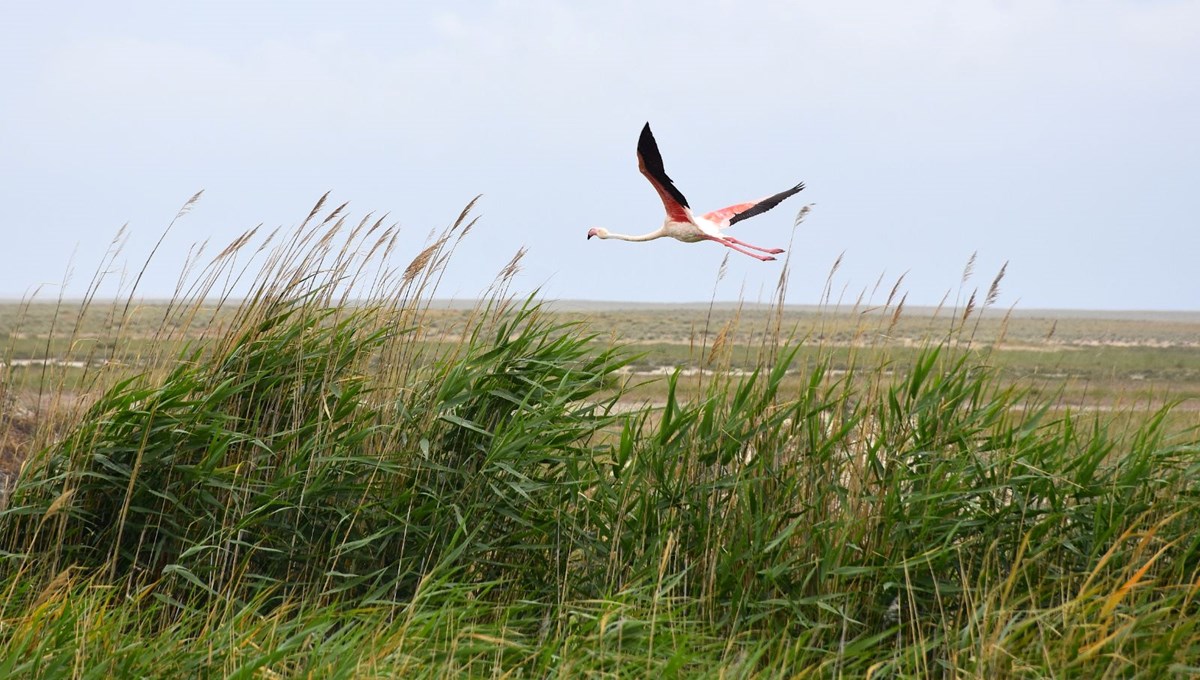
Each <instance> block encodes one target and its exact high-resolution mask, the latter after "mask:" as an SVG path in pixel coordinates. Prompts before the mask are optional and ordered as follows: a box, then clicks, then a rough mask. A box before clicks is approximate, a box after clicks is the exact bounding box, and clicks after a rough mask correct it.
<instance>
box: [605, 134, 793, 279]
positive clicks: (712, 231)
mask: <svg viewBox="0 0 1200 680" xmlns="http://www.w3.org/2000/svg"><path fill="white" fill-rule="evenodd" d="M637 156H638V169H639V170H641V171H642V174H643V175H645V177H646V179H647V180H649V181H650V184H651V185H652V186H653V187H654V190H655V191H656V192H658V196H659V198H661V199H662V202H663V208H664V209H665V210H666V212H667V217H666V219H665V220H664V221H663V226H662V227H661V228H659V229H658V230H657V231H652V232H650V233H647V234H641V235H637V236H631V235H628V234H615V233H612V232H610V231H609V230H607V229H604V228H601V227H596V228H593V229H590V230H589V231H588V235H587V237H588V238H589V239H590V238H592V237H593V236H595V237H597V238H601V239H610V238H611V239H619V240H622V241H635V242H638V241H653V240H655V239H659V238H673V239H675V240H677V241H683V242H684V243H698V242H700V241H716V242H717V243H720V244H721V245H723V246H725V247H727V248H731V249H733V250H736V251H737V252H739V253H742V254H743V255H749V256H750V257H753V258H756V259H759V260H762V261H764V262H768V261H771V260H774V259H775V258H774V257H772V256H773V255H778V254H779V253H782V252H783V249H782V248H760V247H758V246H752V245H750V244H749V243H746V242H745V241H739V240H738V239H735V238H733V237H732V236H726V235H725V234H723V233H721V232H722V231H723V230H724V229H727V228H728V227H729V226H731V225H733V224H736V223H738V222H740V221H742V220H744V219H748V218H750V217H754V216H755V215H761V214H762V213H764V212H766V211H768V210H770V209H771V208H774V207H775V206H777V205H779V204H780V203H781V202H783V201H784V199H787V198H788V197H790V196H792V195H794V194H796V193H799V192H800V191H801V190H802V189H804V182H801V183H799V184H797V185H796V186H794V187H792V188H791V189H788V190H786V191H781V192H779V193H778V194H775V195H773V196H768V197H766V198H763V199H759V200H757V201H751V202H749V203H737V204H735V205H731V206H729V207H726V208H721V209H720V210H714V211H712V212H710V213H705V214H704V215H701V216H699V217H697V216H695V215H693V214H692V209H691V207H690V206H689V205H688V201H687V198H686V197H685V196H684V195H683V193H682V192H681V191H679V189H678V188H677V187H676V186H675V183H674V182H673V181H671V178H670V177H668V176H667V172H666V170H665V169H664V168H663V161H662V154H661V153H659V151H658V143H657V142H655V141H654V134H653V133H652V132H650V124H649V123H646V126H645V127H643V128H642V135H641V137H639V138H638V149H637ZM752 250H754V251H758V253H765V255H759V254H758V253H754V252H750V251H752Z"/></svg>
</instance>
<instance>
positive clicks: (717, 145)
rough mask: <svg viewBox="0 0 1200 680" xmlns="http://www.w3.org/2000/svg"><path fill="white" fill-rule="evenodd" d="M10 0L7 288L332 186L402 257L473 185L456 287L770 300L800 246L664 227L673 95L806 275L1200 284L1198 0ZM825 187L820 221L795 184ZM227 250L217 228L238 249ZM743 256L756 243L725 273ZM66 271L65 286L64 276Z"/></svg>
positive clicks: (153, 285)
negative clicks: (643, 133)
mask: <svg viewBox="0 0 1200 680" xmlns="http://www.w3.org/2000/svg"><path fill="white" fill-rule="evenodd" d="M4 13H5V17H4V20H3V22H0V83H2V84H3V87H0V204H2V205H3V210H2V212H0V234H2V235H3V238H2V239H0V253H2V254H3V256H2V257H0V298H20V297H22V296H26V295H29V294H31V293H32V292H33V291H35V290H38V291H39V292H38V295H39V297H42V298H45V297H48V296H49V297H53V296H57V295H59V294H60V292H62V293H63V294H65V295H68V296H72V295H79V294H81V293H82V292H83V291H84V289H85V288H86V285H87V283H88V282H89V280H90V278H91V273H92V272H93V271H94V270H95V269H96V267H97V266H99V265H100V264H101V262H102V256H103V253H104V252H105V249H106V248H107V247H108V245H109V244H110V242H111V241H112V240H113V237H114V236H115V235H116V233H117V232H118V230H119V229H120V228H121V227H122V225H126V224H127V225H128V229H129V232H128V233H129V236H128V242H127V243H126V245H125V246H124V249H123V250H122V254H121V257H120V258H119V259H118V260H117V262H116V263H115V264H114V274H113V275H112V276H110V277H109V279H108V282H107V283H106V288H104V289H102V293H108V292H110V290H109V289H110V287H111V288H112V291H111V292H112V294H115V293H116V289H115V287H116V286H117V284H118V282H119V281H120V280H121V274H122V272H124V274H125V280H128V278H129V272H130V271H134V272H136V270H137V269H138V268H140V266H141V262H142V260H143V259H144V258H145V257H146V254H147V253H149V252H150V250H151V249H152V248H153V247H154V245H155V242H156V241H157V240H158V239H159V237H160V236H161V234H162V233H163V229H164V228H165V227H166V225H167V224H168V223H169V222H170V221H171V218H172V217H174V215H175V213H176V212H177V211H178V209H179V207H180V206H181V205H182V204H183V203H184V202H185V201H186V200H187V199H188V198H189V197H190V196H192V195H193V194H194V193H196V192H197V191H199V190H204V196H203V197H202V198H201V200H200V201H199V203H198V204H197V205H196V206H195V207H194V208H193V209H192V210H191V212H190V213H189V214H188V215H186V216H185V217H184V218H183V219H182V220H180V222H179V223H178V224H176V226H175V227H174V229H173V230H172V231H171V232H170V233H169V234H168V235H167V237H166V239H165V240H164V243H163V245H162V247H161V248H160V250H159V254H158V255H156V257H155V260H154V264H153V265H152V266H151V268H150V269H149V270H148V272H147V274H146V276H145V278H144V279H143V281H142V283H141V286H140V289H139V291H140V293H141V294H142V295H144V296H147V297H161V296H169V295H170V294H171V291H172V290H173V289H174V286H175V283H176V280H177V278H178V274H179V271H180V267H181V266H182V262H183V260H184V258H185V256H186V254H187V252H188V249H189V247H190V246H191V244H193V243H196V242H200V241H204V240H209V241H211V242H212V243H214V244H224V243H228V242H229V241H231V240H233V239H234V238H235V237H236V236H237V235H238V234H241V233H242V232H244V231H245V230H247V229H249V228H252V227H254V226H255V225H258V224H264V225H265V226H267V227H274V226H277V225H284V226H292V225H295V224H297V223H298V222H300V221H301V220H302V219H303V218H304V216H305V215H306V214H307V213H308V211H309V209H310V208H311V207H312V205H313V203H314V202H315V201H316V199H317V198H318V197H320V196H321V195H322V194H324V193H325V192H326V191H330V192H331V194H330V201H331V202H332V203H333V204H338V203H341V202H345V201H349V202H350V205H349V210H350V212H351V214H352V215H353V216H355V217H361V216H362V215H364V214H366V213H367V212H375V213H376V214H382V213H388V214H389V215H390V218H391V219H392V220H394V221H395V222H396V223H398V224H399V226H400V228H401V229H402V232H401V233H402V234H403V241H402V243H401V247H400V250H399V252H398V253H397V256H396V257H397V258H398V260H399V264H400V265H401V266H403V264H405V263H406V262H407V259H408V258H411V257H412V256H413V255H415V254H416V253H417V252H419V251H420V250H421V249H422V247H423V245H424V244H425V242H426V239H427V237H428V235H429V233H430V231H431V230H432V229H440V228H442V227H444V226H445V225H447V224H448V223H449V222H451V221H452V220H453V219H454V218H455V217H456V216H457V215H458V213H459V211H460V210H461V209H462V207H463V206H464V205H465V204H466V203H467V201H469V200H470V199H471V198H473V197H474V196H476V195H477V194H482V198H481V199H480V200H479V203H478V204H477V209H476V214H477V215H478V216H479V218H480V219H479V222H478V225H477V226H476V228H475V229H474V231H473V232H472V233H471V235H470V236H469V237H468V238H467V240H466V241H464V242H463V244H462V245H461V246H460V248H459V250H458V251H457V252H456V254H455V256H454V260H453V261H452V262H451V264H450V266H449V269H448V271H447V273H446V276H445V279H444V280H443V283H442V286H441V288H440V289H439V295H440V296H443V297H450V296H454V297H466V298H470V297H475V296H478V295H480V294H481V293H483V291H484V290H485V289H486V288H487V286H488V283H489V282H490V281H491V280H492V278H493V277H494V276H495V274H496V273H497V272H498V271H499V270H500V269H501V268H503V267H504V265H505V264H506V263H507V262H508V261H509V259H510V258H511V257H512V255H513V254H514V253H515V252H516V251H517V250H518V249H519V248H521V247H525V248H527V249H528V253H527V255H526V256H525V258H524V260H523V262H522V271H521V273H520V274H519V275H518V277H517V278H516V280H515V283H514V288H515V289H516V290H518V291H532V290H534V289H539V290H540V291H541V294H542V295H543V296H545V297H550V298H571V299H588V300H624V301H646V302H690V301H707V300H709V299H710V298H711V297H713V296H714V295H715V296H716V297H717V298H718V299H721V300H736V299H744V300H747V301H750V302H755V301H768V300H770V299H771V297H772V295H773V292H774V289H775V286H776V282H777V281H778V278H779V275H780V272H781V269H782V263H781V262H771V263H762V262H759V261H757V260H754V259H751V258H749V257H745V256H743V255H739V254H737V253H733V252H732V251H728V250H727V249H725V248H722V247H720V246H719V245H718V244H714V243H700V244H684V243H680V242H676V241H673V240H670V239H663V240H658V241H653V242H648V243H625V242H620V241H614V240H609V241H600V240H597V239H593V240H591V241H588V240H587V239H586V238H585V237H586V234H587V231H588V229H589V228H591V227H598V226H602V227H606V228H608V229H610V230H612V231H616V232H623V233H632V234H639V233H644V232H649V231H652V230H654V229H657V228H658V227H659V226H660V225H661V224H662V219H663V211H662V205H661V203H660V202H659V199H658V197H657V195H656V194H655V193H654V191H653V189H652V188H651V187H650V185H649V184H648V183H647V182H646V180H645V179H644V178H643V177H642V176H641V175H640V174H639V173H638V171H637V162H636V156H635V148H636V144H637V137H638V133H639V131H640V129H641V127H642V125H643V124H644V123H645V122H647V121H649V122H650V123H651V124H652V126H653V129H654V132H655V135H656V137H657V139H658V143H659V147H660V149H661V151H662V155H663V158H664V162H665V167H666V170H667V172H668V173H669V174H670V176H671V177H672V178H673V179H674V180H675V183H676V185H677V186H678V187H679V188H680V189H681V190H682V191H683V193H684V194H685V195H686V196H687V197H688V199H689V201H690V203H691V205H692V207H693V208H695V209H697V211H707V210H711V209H715V208H719V207H723V206H725V205H728V204H731V203H738V202H743V201H747V200H752V199H757V198H760V197H762V196H765V195H769V194H773V193H776V192H778V191H781V190H783V189H786V188H788V187H791V186H792V185H793V184H795V183H796V182H798V181H804V182H805V184H806V185H807V188H806V189H805V190H804V191H803V192H801V193H800V194H798V195H797V196H796V197H794V198H792V199H789V200H788V201H787V202H785V203H783V204H782V205H781V206H779V207H778V208H776V209H774V210H773V211H771V212H768V213H765V214H763V215H761V216H758V217H755V218H754V219H753V220H748V221H745V222H742V223H740V224H738V225H735V226H734V227H733V229H732V230H731V233H734V234H735V235H736V236H737V237H738V238H741V239H743V240H745V241H748V242H750V243H754V244H756V245H762V246H768V247H785V248H788V249H789V251H790V252H789V255H790V263H789V273H790V278H789V289H788V301H789V302H793V303H798V304H804V303H815V302H818V301H819V299H820V298H821V295H822V292H823V290H824V289H825V286H826V280H827V278H828V277H829V273H830V269H831V267H832V266H833V264H834V262H835V261H837V260H838V258H839V256H840V257H841V264H840V267H839V268H838V269H837V271H836V272H835V273H834V275H833V278H832V287H831V289H832V291H833V293H832V296H833V297H834V298H835V299H836V298H844V299H847V300H850V301H853V299H855V298H856V297H858V295H859V294H860V293H863V292H864V291H865V292H866V293H867V294H871V292H872V290H874V288H875V287H876V284H877V282H879V281H881V280H882V281H883V284H882V292H881V293H876V294H875V295H874V299H876V300H879V299H880V298H883V297H886V292H887V289H890V287H891V285H892V283H894V281H895V280H896V278H897V277H899V276H900V275H901V274H904V275H905V278H904V283H903V284H902V290H903V291H905V292H907V294H908V304H910V305H915V304H928V305H934V304H938V302H939V301H941V300H942V299H943V298H944V297H945V296H946V295H947V293H949V294H950V295H951V298H952V299H953V297H954V295H955V294H956V291H959V289H960V279H961V276H962V273H963V269H964V266H965V265H966V263H967V261H968V259H969V258H970V257H971V255H972V253H977V259H976V262H975V279H974V280H973V281H972V282H971V283H970V284H969V285H968V288H969V287H972V286H978V287H980V288H981V289H986V288H987V286H988V284H989V283H990V281H991V278H992V277H993V276H994V275H995V273H996V272H997V271H998V270H999V269H1000V267H1001V266H1002V265H1003V264H1004V263H1005V262H1007V263H1008V268H1007V274H1006V276H1005V278H1004V280H1003V282H1002V284H1001V295H1000V297H999V300H998V305H1000V306H1004V307H1007V306H1012V305H1016V306H1017V307H1019V308H1071V309H1168V310H1169V309H1178V310H1197V309H1200V282H1198V281H1197V276H1196V263H1197V260H1198V258H1200V210H1197V208H1196V205H1195V203H1196V199H1197V197H1200V190H1198V187H1200V77H1197V76H1196V69H1197V66H1198V65H1200V0H1089V1H1087V2H1083V1H1082V0H909V1H908V2H902V3H899V2H893V1H891V0H847V1H844V2H827V1H825V2H816V1H811V2H810V1H807V0H805V1H800V0H793V1H790V2H787V1H783V0H765V1H737V2H735V1H732V0H729V1H725V0H693V1H688V2H682V1H680V2H654V1H648V0H639V1H634V0H613V1H611V2H604V3H575V2H566V1H553V0H495V1H486V0H478V1H472V2H439V3H407V2H388V1H382V0H380V1H375V2H369V1H343V2H302V1H295V0H293V1H288V2H246V1H241V2H206V3H194V2H169V1H163V0H155V1H153V2H121V1H118V0H114V1H112V2H105V3H92V2H77V3H68V2H53V1H47V2H12V3H6V6H5V12H4ZM810 203H811V204H813V205H812V209H811V212H810V213H809V215H808V217H807V218H806V219H805V220H804V221H803V222H802V223H801V224H800V225H799V226H798V227H793V221H794V219H795V217H796V214H797V212H798V211H799V210H800V209H801V208H802V207H803V206H804V205H806V204H810ZM212 252H215V250H213V251H212ZM727 253H728V254H729V261H728V269H727V273H726V275H725V276H724V278H723V279H721V280H720V281H718V277H717V272H718V269H719V268H720V266H721V263H722V260H723V259H724V257H725V256H726V254H727ZM64 281H65V288H63V285H64Z"/></svg>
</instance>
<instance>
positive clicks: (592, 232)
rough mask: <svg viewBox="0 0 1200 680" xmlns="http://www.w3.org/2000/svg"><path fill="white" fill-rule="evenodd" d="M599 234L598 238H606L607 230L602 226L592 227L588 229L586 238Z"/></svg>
mask: <svg viewBox="0 0 1200 680" xmlns="http://www.w3.org/2000/svg"><path fill="white" fill-rule="evenodd" d="M593 236H599V237H600V238H608V230H607V229H605V228H603V227H592V228H591V229H588V238H589V239H590V238H592V237H593Z"/></svg>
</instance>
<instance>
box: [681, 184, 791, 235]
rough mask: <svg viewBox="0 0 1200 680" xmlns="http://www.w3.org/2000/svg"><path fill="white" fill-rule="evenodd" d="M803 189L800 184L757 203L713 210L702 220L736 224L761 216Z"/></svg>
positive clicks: (752, 202)
mask: <svg viewBox="0 0 1200 680" xmlns="http://www.w3.org/2000/svg"><path fill="white" fill-rule="evenodd" d="M803 189H804V182H801V183H799V184H797V185H796V186H794V187H792V188H791V189H788V190H787V191H781V192H779V193H777V194H775V195H774V196H768V197H766V198H763V199H760V200H757V201H751V202H750V203H738V204H736V205H731V206H729V207H728V208H721V209H720V210H714V211H712V212H710V213H707V214H706V215H705V216H704V218H705V219H706V220H709V221H710V222H716V223H717V224H723V225H725V226H729V225H731V224H736V223H738V222H741V221H742V220H745V219H749V218H751V217H754V216H755V215H761V214H762V213H765V212H766V211H768V210H770V209H771V208H774V207H775V206H777V205H779V204H780V203H782V202H783V201H784V199H786V198H789V197H791V196H794V195H796V194H798V193H800V192H801V191H802V190H803ZM726 220H728V223H726Z"/></svg>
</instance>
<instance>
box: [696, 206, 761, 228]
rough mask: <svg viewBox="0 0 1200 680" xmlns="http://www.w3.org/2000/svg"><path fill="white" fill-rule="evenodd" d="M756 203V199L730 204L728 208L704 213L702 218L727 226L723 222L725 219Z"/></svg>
mask: <svg viewBox="0 0 1200 680" xmlns="http://www.w3.org/2000/svg"><path fill="white" fill-rule="evenodd" d="M758 203H759V202H758V201H751V202H750V203H738V204H737V205H731V206H729V207H728V208H721V209H720V210H714V211H712V212H710V213H705V214H704V219H706V220H708V221H709V222H716V223H717V224H720V225H722V226H728V225H727V224H726V223H725V222H726V220H728V219H729V218H730V217H733V216H734V215H736V214H738V213H740V212H745V211H747V210H749V209H751V208H753V207H754V206H756V205H758Z"/></svg>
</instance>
